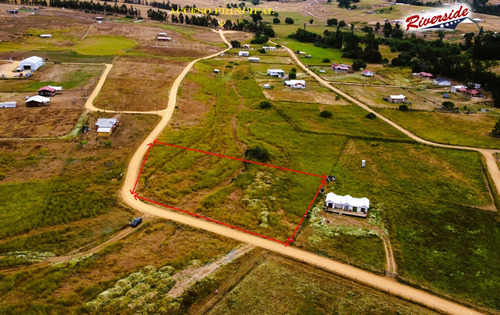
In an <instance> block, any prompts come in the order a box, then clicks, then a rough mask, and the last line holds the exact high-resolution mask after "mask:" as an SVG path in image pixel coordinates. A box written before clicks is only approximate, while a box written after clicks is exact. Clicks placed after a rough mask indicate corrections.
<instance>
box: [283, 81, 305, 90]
mask: <svg viewBox="0 0 500 315" xmlns="http://www.w3.org/2000/svg"><path fill="white" fill-rule="evenodd" d="M285 85H286V86H289V87H291V88H292V89H305V88H306V81H305V80H287V81H285Z"/></svg>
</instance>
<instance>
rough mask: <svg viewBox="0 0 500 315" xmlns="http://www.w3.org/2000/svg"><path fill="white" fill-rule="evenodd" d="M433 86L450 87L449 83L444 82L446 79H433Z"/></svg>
mask: <svg viewBox="0 0 500 315" xmlns="http://www.w3.org/2000/svg"><path fill="white" fill-rule="evenodd" d="M434 84H435V85H440V86H450V85H451V82H450V81H448V80H446V79H443V78H435V79H434Z"/></svg>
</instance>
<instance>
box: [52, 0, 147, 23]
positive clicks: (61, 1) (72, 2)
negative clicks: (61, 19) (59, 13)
mask: <svg viewBox="0 0 500 315" xmlns="http://www.w3.org/2000/svg"><path fill="white" fill-rule="evenodd" d="M50 5H51V6H53V7H57V8H68V9H74V10H81V11H85V12H92V13H103V14H113V13H116V14H123V15H126V16H127V17H130V18H134V19H137V18H140V17H141V12H140V11H139V10H137V9H135V8H134V7H132V6H130V7H127V5H125V4H122V5H121V6H118V5H117V4H116V3H115V4H114V5H110V4H108V3H104V4H101V3H100V2H91V1H90V2H89V1H78V0H51V3H50Z"/></svg>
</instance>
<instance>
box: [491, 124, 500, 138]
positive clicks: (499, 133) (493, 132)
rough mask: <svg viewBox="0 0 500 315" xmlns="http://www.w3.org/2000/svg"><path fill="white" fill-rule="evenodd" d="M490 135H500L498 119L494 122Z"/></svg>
mask: <svg viewBox="0 0 500 315" xmlns="http://www.w3.org/2000/svg"><path fill="white" fill-rule="evenodd" d="M491 135H492V136H493V137H500V120H499V121H497V123H496V124H495V127H494V128H493V130H492V131H491Z"/></svg>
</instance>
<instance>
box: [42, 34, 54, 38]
mask: <svg viewBox="0 0 500 315" xmlns="http://www.w3.org/2000/svg"><path fill="white" fill-rule="evenodd" d="M40 37H41V38H52V35H51V34H41V35H40Z"/></svg>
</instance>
